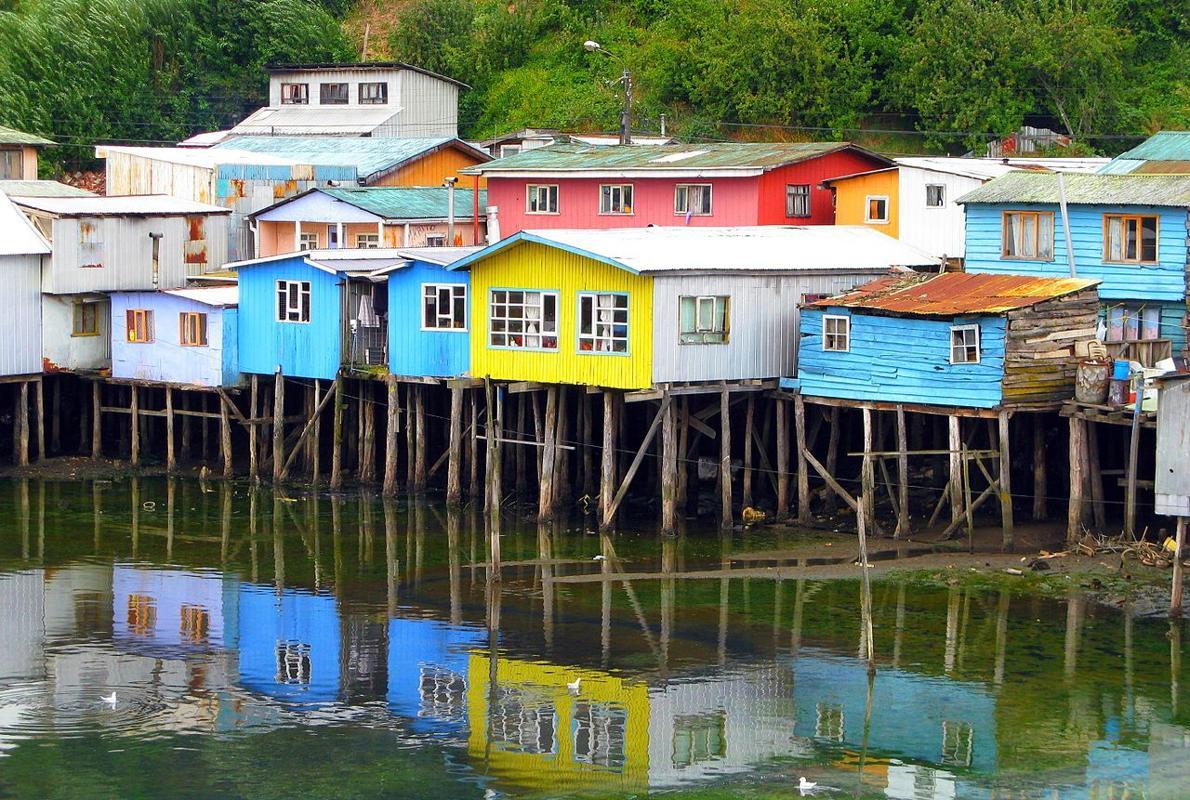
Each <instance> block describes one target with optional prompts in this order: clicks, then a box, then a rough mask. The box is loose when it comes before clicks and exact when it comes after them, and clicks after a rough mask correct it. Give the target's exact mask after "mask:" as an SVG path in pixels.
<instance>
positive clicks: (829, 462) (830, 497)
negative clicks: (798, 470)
mask: <svg viewBox="0 0 1190 800" xmlns="http://www.w3.org/2000/svg"><path fill="white" fill-rule="evenodd" d="M839 411H840V409H839V407H838V406H832V407H831V410H830V423H831V429H830V436H829V437H827V442H826V472H827V474H828V475H832V476H833V475H834V474H835V470H837V469H838V468H839V433H840V431H839V416H840V414H839ZM823 505H824V508H825V510H826V513H827V514H834V513H835V512H836V511H838V509H839V501H838V496H837V495H836V494H834V493H831V492H827V494H826V497H825V498H824V501H823Z"/></svg>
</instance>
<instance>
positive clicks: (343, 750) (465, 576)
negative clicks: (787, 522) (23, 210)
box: [0, 480, 1190, 800]
mask: <svg viewBox="0 0 1190 800" xmlns="http://www.w3.org/2000/svg"><path fill="white" fill-rule="evenodd" d="M208 489H209V490H208V491H204V490H203V487H201V486H200V485H199V484H197V483H194V482H178V483H176V484H175V485H174V486H173V488H172V489H171V488H170V487H169V486H168V485H167V483H166V482H165V481H160V480H159V481H147V480H142V481H140V482H139V483H137V484H134V483H133V482H131V481H123V482H117V483H114V484H112V483H100V484H96V485H94V486H93V485H91V484H87V483H82V482H78V483H37V482H28V483H24V484H22V483H16V482H7V483H5V482H0V797H9V796H14V797H72V798H73V797H121V798H123V797H151V796H169V797H252V798H258V797H267V798H271V797H277V798H293V797H337V798H347V797H351V798H354V797H361V798H363V797H379V796H392V797H443V798H468V797H475V798H481V797H483V798H500V797H561V796H584V797H629V796H641V795H645V794H649V793H673V794H675V795H676V796H689V797H694V796H698V797H712V796H713V797H730V796H745V797H791V796H796V795H797V792H796V789H794V788H793V787H794V785H795V784H796V781H797V778H798V777H799V776H803V775H804V776H807V777H808V778H809V779H810V780H814V781H817V782H818V783H819V784H820V786H824V787H830V788H831V789H833V790H834V791H830V792H826V793H825V794H824V795H822V796H840V797H842V796H851V797H864V798H868V797H872V798H875V797H888V798H914V799H917V798H921V799H922V800H931V799H933V798H956V797H957V798H989V799H990V798H1009V797H1011V798H1018V797H1029V798H1032V797H1038V798H1047V799H1049V798H1125V797H1127V798H1150V799H1151V798H1186V797H1190V697H1188V696H1187V691H1186V688H1185V687H1186V685H1187V683H1188V682H1190V680H1188V679H1190V676H1188V675H1187V667H1186V666H1185V662H1184V661H1183V659H1182V658H1181V650H1182V641H1184V640H1190V631H1186V630H1185V628H1184V627H1182V626H1181V625H1171V624H1170V623H1169V622H1167V621H1160V620H1154V621H1145V620H1137V621H1131V620H1129V619H1127V618H1126V617H1125V616H1124V615H1122V614H1119V613H1117V612H1114V611H1111V610H1108V609H1104V608H1101V607H1097V606H1094V605H1092V604H1090V603H1088V602H1086V601H1085V600H1084V599H1083V598H1081V597H1080V596H1079V595H1078V594H1077V593H1074V592H1072V593H1071V595H1070V596H1069V597H1068V598H1067V599H1066V600H1065V601H1062V602H1056V601H1051V600H1043V599H1039V598H1036V597H1031V596H1014V595H1011V594H1009V593H1007V592H1004V593H1002V592H998V591H993V592H986V591H976V590H967V589H963V588H960V587H957V586H955V587H951V588H949V589H947V588H942V589H937V588H923V586H921V585H915V584H913V583H908V584H907V583H900V582H892V581H877V582H875V583H874V587H873V588H874V598H875V609H876V623H875V624H876V634H875V646H876V652H877V656H878V660H879V670H878V673H877V675H876V678H875V681H874V683H873V684H872V688H871V693H870V694H869V684H868V680H867V676H866V669H865V665H864V663H863V662H862V661H861V660H859V659H858V658H857V653H858V652H859V651H860V648H861V641H860V626H859V624H858V614H857V609H858V594H859V584H858V582H857V581H808V580H785V581H780V582H778V581H774V580H772V579H768V578H760V577H752V578H750V579H744V578H738V577H737V578H732V579H730V580H728V579H721V578H720V577H718V576H712V577H709V578H706V577H701V578H683V577H682V573H683V572H689V571H691V570H714V569H718V568H719V567H720V565H721V564H722V563H724V561H730V560H731V559H732V558H733V557H738V556H740V555H746V554H749V553H752V554H764V553H766V552H767V553H771V552H772V551H775V550H780V549H782V548H791V547H794V546H796V545H797V544H798V539H797V537H795V536H793V535H791V534H785V535H784V538H783V539H781V538H778V536H777V534H775V533H773V532H771V531H762V532H755V533H743V534H741V533H738V532H737V533H736V534H735V536H734V537H732V538H730V539H723V538H720V537H719V536H718V535H717V534H713V533H705V532H698V531H690V532H688V533H687V534H685V535H684V536H682V537H679V538H677V539H672V540H661V539H659V538H658V537H657V536H656V535H655V534H652V533H650V532H648V531H647V529H646V528H643V527H642V528H636V529H633V530H629V531H627V532H622V533H620V534H618V535H616V536H615V537H612V538H609V539H606V540H605V539H603V537H600V536H597V535H593V534H590V533H585V532H584V531H583V530H582V529H581V527H579V528H570V529H567V528H565V527H564V526H556V527H548V528H538V527H537V526H536V525H526V524H512V523H505V526H504V530H503V537H502V550H503V556H502V557H503V559H504V561H505V564H506V566H505V567H504V570H503V580H502V581H500V582H499V585H498V586H497V587H496V588H494V589H493V588H492V585H490V584H489V582H488V581H487V580H486V578H487V574H488V570H487V568H486V567H485V566H484V564H483V562H484V560H485V549H486V548H485V544H486V538H485V535H484V533H483V531H482V527H481V525H480V524H479V522H478V521H477V518H476V517H474V516H471V515H469V514H468V513H466V512H463V513H462V514H461V515H449V514H447V512H446V510H445V509H444V508H442V507H441V506H439V505H437V504H434V503H426V504H422V505H417V506H414V507H411V506H410V505H408V504H407V503H405V502H401V503H399V504H396V505H395V506H392V507H390V509H389V511H390V513H389V515H388V517H387V519H386V514H385V509H384V507H383V505H382V504H381V503H379V502H378V501H374V500H373V499H372V498H370V497H369V498H364V499H362V500H361V498H359V497H356V496H352V497H347V498H342V499H337V500H336V499H332V498H330V497H328V496H323V497H321V498H318V499H316V500H315V499H312V498H309V497H304V496H300V495H293V496H291V497H288V498H274V496H273V495H272V494H269V493H262V494H260V495H259V496H258V497H257V498H255V499H252V498H251V497H250V492H249V490H248V488H247V487H246V486H244V485H235V486H233V487H232V489H231V490H230V491H227V492H224V491H223V490H221V489H220V488H219V487H218V486H211V487H208ZM171 495H172V498H173V501H172V507H173V512H172V514H171V513H170V510H169V509H170V506H171V502H170V498H171ZM253 506H255V508H256V516H255V521H253V515H252V513H251V508H252V507H253ZM386 523H387V524H386ZM601 552H602V553H606V554H609V555H610V556H612V558H613V559H616V558H618V559H619V560H620V561H622V562H623V563H622V564H620V563H615V562H614V561H603V562H600V561H593V560H592V558H593V556H595V555H596V554H599V553H601ZM543 557H544V559H545V563H542V559H543ZM524 561H536V563H528V564H519V565H518V564H517V562H524ZM613 563H614V565H615V566H616V567H617V568H618V567H621V566H622V567H623V569H624V570H625V571H629V572H654V571H668V572H672V573H674V575H673V577H668V578H665V579H655V578H654V579H642V580H634V581H632V582H630V583H624V582H616V583H609V582H606V581H601V580H599V574H600V571H601V570H604V569H610V568H611V565H613ZM575 681H578V682H579V685H578V688H577V690H576V689H574V688H573V686H572V685H573V683H574V682H575ZM568 684H569V685H571V687H570V688H568ZM112 692H115V693H116V702H115V705H114V707H113V706H112V705H109V704H108V703H106V702H105V701H104V700H103V698H104V697H105V696H107V695H110V694H111V693H112Z"/></svg>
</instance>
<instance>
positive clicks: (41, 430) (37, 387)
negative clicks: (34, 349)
mask: <svg viewBox="0 0 1190 800" xmlns="http://www.w3.org/2000/svg"><path fill="white" fill-rule="evenodd" d="M33 402H34V405H35V406H36V410H37V460H38V461H45V386H44V382H43V381H42V379H41V378H38V379H37V380H36V381H34V384H33Z"/></svg>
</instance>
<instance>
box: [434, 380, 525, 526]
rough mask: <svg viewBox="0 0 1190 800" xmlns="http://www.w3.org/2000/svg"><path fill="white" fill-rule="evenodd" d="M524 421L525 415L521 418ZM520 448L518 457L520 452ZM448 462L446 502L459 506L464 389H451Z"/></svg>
mask: <svg viewBox="0 0 1190 800" xmlns="http://www.w3.org/2000/svg"><path fill="white" fill-rule="evenodd" d="M520 418H521V419H522V420H523V419H524V414H523V413H522V414H521V417H520ZM522 449H523V448H520V447H518V448H517V451H518V456H519V455H520V450H522ZM449 453H450V455H449V456H448V457H447V462H446V502H447V503H450V504H451V505H458V503H459V502H460V501H461V500H462V498H463V481H462V472H463V464H462V461H463V387H462V386H461V385H459V384H457V383H456V384H454V385H452V386H451V387H450V444H449Z"/></svg>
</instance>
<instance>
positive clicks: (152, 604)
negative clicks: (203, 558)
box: [112, 565, 238, 657]
mask: <svg viewBox="0 0 1190 800" xmlns="http://www.w3.org/2000/svg"><path fill="white" fill-rule="evenodd" d="M237 586H238V582H237V581H236V580H235V579H234V578H231V577H225V576H223V575H222V574H220V573H203V572H188V571H185V570H173V569H147V568H144V567H133V566H126V565H116V566H115V567H114V568H113V570H112V608H113V614H112V616H113V619H112V635H113V637H114V638H115V640H116V642H118V643H120V644H121V645H122V646H124V647H126V648H128V649H131V650H134V651H137V652H146V653H156V654H158V655H161V656H166V657H168V656H172V655H177V654H182V653H186V652H191V651H202V650H213V649H222V648H227V649H234V648H235V646H236V639H237V628H238V620H237V613H238V609H237V604H236V599H235V598H236V591H237Z"/></svg>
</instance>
